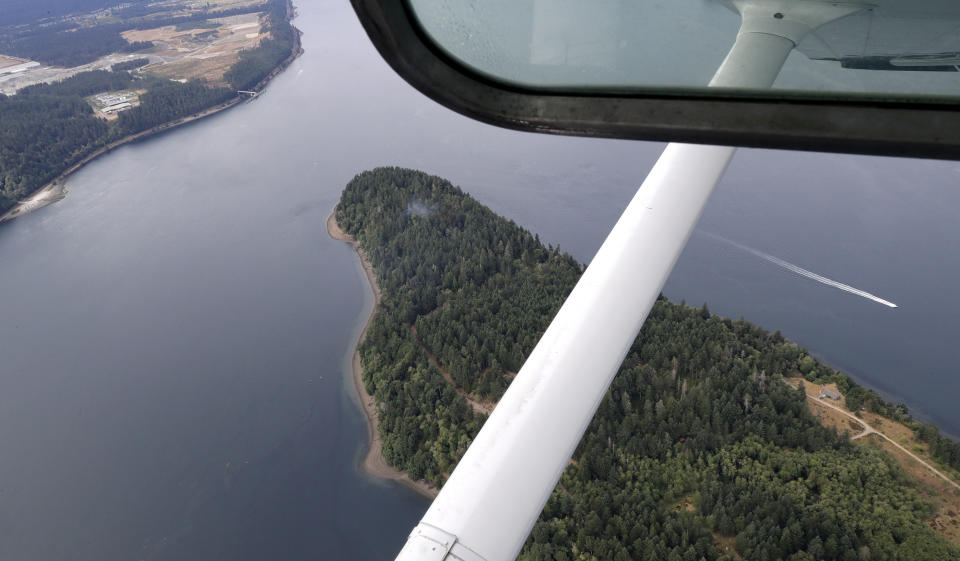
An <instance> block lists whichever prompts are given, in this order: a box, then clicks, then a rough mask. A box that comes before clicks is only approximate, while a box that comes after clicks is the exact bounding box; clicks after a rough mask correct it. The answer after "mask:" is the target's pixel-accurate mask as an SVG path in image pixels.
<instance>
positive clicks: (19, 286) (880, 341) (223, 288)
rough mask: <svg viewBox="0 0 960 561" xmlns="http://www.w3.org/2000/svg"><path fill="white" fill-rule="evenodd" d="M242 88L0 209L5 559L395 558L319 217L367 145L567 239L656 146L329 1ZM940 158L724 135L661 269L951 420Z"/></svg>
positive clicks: (398, 506)
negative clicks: (445, 76)
mask: <svg viewBox="0 0 960 561" xmlns="http://www.w3.org/2000/svg"><path fill="white" fill-rule="evenodd" d="M299 9H300V13H301V15H300V17H299V18H298V20H297V22H296V23H297V25H298V26H299V27H300V28H301V29H303V31H304V32H305V35H304V47H305V49H306V51H307V52H306V54H305V55H304V56H303V57H301V58H300V59H299V60H298V61H296V62H295V63H294V64H293V65H292V66H291V67H290V68H289V69H288V70H287V71H286V72H285V73H283V74H282V75H281V76H280V77H278V78H277V79H276V80H275V81H274V82H273V83H272V84H271V85H270V87H269V89H268V91H267V92H266V93H265V94H264V95H262V96H260V97H259V98H257V100H256V101H254V102H252V103H248V104H244V105H242V106H239V107H237V108H234V109H232V110H230V111H228V112H226V113H222V114H220V115H217V116H215V117H213V118H210V119H207V120H204V121H202V122H198V123H194V124H192V125H189V126H186V127H183V128H180V129H177V130H175V131H172V132H169V133H167V134H164V135H161V136H158V137H155V138H152V139H149V140H147V141H143V142H139V143H136V144H132V145H128V146H126V147H124V148H121V149H119V150H117V151H116V152H115V153H113V154H111V155H109V156H107V157H106V158H103V159H100V160H99V161H97V162H95V163H93V164H91V165H89V166H87V167H86V168H84V169H83V170H82V171H81V172H79V173H77V174H76V175H75V176H73V177H72V178H71V179H70V181H69V184H68V195H67V198H66V199H65V200H63V201H61V202H59V203H56V204H55V205H52V206H50V207H47V208H45V209H42V210H40V211H38V212H36V213H34V214H31V215H29V216H26V217H23V218H20V219H17V220H15V221H12V222H9V223H6V224H3V225H0V263H3V265H2V268H0V293H2V294H3V295H4V310H3V315H2V321H0V451H2V454H3V456H2V462H0V559H43V560H47V561H58V560H67V559H69V560H78V561H83V560H91V561H93V560H97V561H108V560H114V559H116V560H133V559H138V560H139V559H145V560H166V559H176V560H190V559H205V560H213V559H224V560H246V559H249V560H251V561H252V560H261V559H267V558H269V559H291V560H296V559H371V560H372V559H389V558H392V555H393V554H394V553H395V551H396V550H397V549H398V548H399V547H400V545H401V544H402V542H403V539H404V536H405V535H406V532H408V531H409V529H410V528H411V527H412V526H413V525H414V524H415V523H416V520H417V519H418V518H419V516H420V515H421V514H422V512H423V511H424V510H425V508H426V502H425V501H424V500H422V499H420V498H419V497H417V496H416V495H414V494H413V493H412V492H410V491H409V490H407V489H405V488H403V487H401V486H398V485H394V484H385V483H380V482H377V481H374V480H371V479H369V478H367V477H366V476H364V475H363V474H361V473H359V472H358V471H357V468H356V466H357V462H358V458H359V455H360V454H361V453H362V452H363V447H364V440H365V438H366V428H365V425H364V423H365V421H364V419H363V417H362V416H361V413H360V411H359V409H358V407H357V406H356V405H355V404H354V403H353V401H352V400H351V397H350V393H349V386H348V385H347V383H348V382H349V380H347V379H346V377H345V376H346V374H345V367H346V359H347V357H348V354H349V352H350V347H351V344H352V341H353V338H354V337H355V336H356V332H357V329H358V328H359V321H360V319H361V318H362V317H364V315H365V313H366V312H365V311H366V310H368V309H369V306H370V305H371V302H370V295H369V294H368V292H367V290H366V287H365V286H364V284H363V281H362V275H361V271H360V270H359V269H358V264H357V261H356V257H355V255H354V254H353V252H352V250H351V249H350V248H349V247H348V246H346V245H345V244H342V243H338V242H334V241H333V240H330V239H329V238H328V237H327V235H326V232H325V230H324V220H325V218H326V217H327V216H328V214H329V212H330V210H331V209H332V208H333V205H334V204H335V202H336V200H337V199H338V197H339V193H340V190H341V189H342V188H343V185H344V184H345V183H346V182H347V181H349V179H350V178H351V177H353V175H354V174H356V173H357V172H359V171H361V170H363V169H366V168H369V167H373V166H377V165H402V166H409V167H416V168H420V169H424V170H426V171H429V172H431V173H435V174H437V175H441V176H444V177H447V178H449V179H450V180H452V181H453V182H454V183H456V184H459V185H461V186H462V187H463V188H464V189H466V190H467V191H469V192H470V193H472V194H473V195H475V196H476V197H477V198H479V199H480V200H481V201H482V202H483V203H485V204H488V205H490V206H491V207H492V208H493V209H494V210H496V211H498V212H501V213H503V214H505V215H507V216H508V217H510V218H512V219H514V220H516V221H517V222H519V223H520V224H522V225H524V226H526V227H528V228H530V229H532V230H535V231H537V232H539V233H540V236H541V238H542V239H543V240H544V241H546V242H550V243H553V244H554V245H556V244H559V245H560V246H561V247H562V248H563V249H566V250H569V251H571V252H572V253H573V254H574V255H576V256H577V257H578V258H580V259H581V260H584V261H588V260H589V259H590V256H591V255H592V254H593V252H594V251H595V250H596V248H597V247H598V246H599V244H600V243H601V242H602V240H603V237H604V235H605V233H606V232H607V231H608V230H609V228H610V226H611V225H612V224H613V222H614V221H615V220H616V217H617V215H618V214H619V212H620V209H622V208H623V206H625V204H626V202H627V201H628V200H629V198H630V197H631V196H632V194H633V192H634V190H635V188H636V186H637V185H638V183H639V181H640V180H641V179H642V177H643V176H644V175H645V173H646V171H647V170H648V169H649V167H650V165H651V164H652V163H653V161H654V160H655V158H656V156H657V155H658V154H659V151H660V150H661V148H662V146H661V145H657V144H648V143H633V142H617V141H606V140H591V139H573V138H560V137H547V136H540V135H531V134H523V133H516V132H510V131H504V130H499V129H495V128H492V127H489V126H485V125H481V124H477V123H474V122H472V121H469V120H467V119H465V118H462V117H459V116H456V115H453V114H452V113H450V112H449V111H447V110H446V109H443V108H441V107H439V106H437V105H436V104H434V103H432V102H430V101H428V100H426V99H424V98H423V97H422V96H421V95H420V94H418V93H417V92H415V91H413V90H412V89H411V88H409V87H408V86H406V85H405V84H404V83H403V82H402V81H400V80H399V78H397V77H395V76H394V75H393V74H392V73H391V71H390V70H389V69H388V68H387V67H386V65H385V63H383V62H382V61H381V60H380V59H379V58H378V56H377V55H376V53H375V52H374V51H373V49H372V47H371V46H370V45H369V43H368V41H367V39H366V37H365V36H364V35H363V32H362V30H361V29H360V27H359V25H358V24H357V23H356V18H355V16H353V14H352V13H351V12H349V5H348V4H347V3H343V2H311V3H306V2H304V3H302V5H300V7H299ZM957 174H958V170H957V165H956V164H953V163H938V162H918V161H900V160H893V159H880V158H862V157H859V158H854V157H845V156H829V155H818V154H788V153H782V152H764V151H742V152H740V153H739V154H738V155H737V157H736V158H735V159H734V162H733V164H732V165H731V168H730V170H729V173H728V174H727V176H726V178H725V180H724V182H723V184H722V185H721V186H720V187H719V188H718V191H717V193H716V195H715V196H714V198H713V200H712V201H711V204H710V205H709V207H708V209H707V211H706V213H705V215H704V218H703V220H702V222H701V226H700V227H701V228H702V229H703V230H704V231H706V232H709V233H713V234H717V235H720V236H723V237H725V238H728V239H730V240H733V241H736V242H737V243H740V244H743V245H746V246H749V247H752V248H755V249H756V250H758V251H762V252H764V253H768V254H771V255H774V256H776V257H778V258H780V259H784V260H786V261H789V262H791V263H795V264H796V265H798V266H800V267H803V268H804V269H808V270H810V271H813V272H815V273H817V274H820V275H823V276H825V277H829V278H831V279H836V280H837V281H839V282H843V283H846V284H849V285H852V286H855V287H857V288H859V289H863V290H866V291H868V292H870V293H872V294H876V295H878V296H881V297H883V298H886V299H888V300H891V301H893V302H896V303H897V304H898V305H899V306H900V308H898V309H896V310H892V309H890V308H887V307H885V306H882V305H879V304H877V303H874V302H870V301H868V300H865V299H863V298H860V297H858V296H854V295H851V294H847V293H844V292H841V291H838V290H836V289H834V288H831V287H828V286H823V285H821V284H819V283H817V282H814V281H811V280H810V279H807V278H803V277H801V276H798V275H796V274H795V273H791V272H789V271H785V270H783V269H781V268H779V267H777V266H776V265H773V264H771V263H769V262H766V261H764V260H762V259H759V258H757V257H756V256H755V255H751V254H750V253H748V252H744V251H742V250H739V249H737V248H736V247H731V246H729V245H724V244H722V243H718V242H717V241H716V240H714V239H711V238H710V236H706V235H694V237H693V239H692V240H691V242H690V245H689V246H688V249H687V250H686V252H685V253H684V255H683V257H682V258H681V262H680V263H679V265H678V267H677V269H676V272H675V273H674V275H673V276H672V277H671V279H670V281H669V283H668V285H667V287H666V289H665V292H666V294H667V295H669V296H670V297H672V298H674V299H676V300H680V299H685V300H686V301H688V302H691V303H694V304H697V305H699V304H700V303H702V302H704V301H707V302H709V303H710V307H711V309H712V310H713V311H714V312H717V313H722V314H725V315H729V316H733V317H740V316H744V317H746V318H748V319H751V320H753V321H755V322H757V323H760V324H761V325H763V326H765V327H767V328H770V329H780V330H782V331H783V333H784V334H786V335H787V336H789V337H792V338H794V339H795V340H797V341H799V342H801V343H802V344H805V345H808V346H809V347H811V348H812V349H813V350H814V351H815V352H816V353H817V354H818V356H821V357H823V358H824V359H825V360H828V361H829V362H830V363H832V364H835V365H838V366H839V367H841V368H843V369H845V371H849V372H850V373H852V374H854V375H855V376H857V377H858V379H860V380H862V381H864V382H865V383H867V384H869V385H871V386H872V387H877V388H879V389H881V390H883V391H885V392H887V393H888V394H889V395H891V396H894V397H896V398H898V399H902V400H904V401H906V402H907V403H908V404H909V405H910V406H911V408H912V409H921V410H922V413H923V414H924V415H926V416H927V417H928V418H930V419H933V420H936V421H937V422H939V423H941V424H942V425H943V426H944V427H945V428H947V429H948V430H950V431H951V432H954V433H960V413H958V412H957V411H956V409H955V407H953V404H954V401H955V400H956V396H957V395H958V393H960V392H958V390H960V380H958V378H957V377H956V376H954V375H953V366H952V365H954V364H957V363H958V361H957V360H956V359H957V357H956V351H955V350H954V349H955V345H953V339H954V337H955V334H956V327H955V325H956V324H955V321H954V318H956V317H958V315H960V309H958V303H957V300H956V298H954V294H953V287H954V286H955V285H956V279H957V278H958V271H960V262H958V259H960V258H958V256H957V254H956V252H955V251H952V249H953V248H952V245H953V242H954V240H956V239H957V228H958V226H957V223H956V221H955V220H953V216H952V212H951V211H952V209H955V208H960V194H958V192H957V190H956V188H955V184H956V180H957V177H958V175H957Z"/></svg>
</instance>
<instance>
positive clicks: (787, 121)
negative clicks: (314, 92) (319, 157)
mask: <svg viewBox="0 0 960 561" xmlns="http://www.w3.org/2000/svg"><path fill="white" fill-rule="evenodd" d="M351 3H352V5H353V8H354V11H355V12H356V14H357V16H358V18H359V19H360V23H361V25H362V26H363V28H364V30H365V31H366V33H367V35H368V36H369V38H370V40H371V41H372V43H373V44H374V46H375V48H376V49H377V51H378V52H379V53H380V55H381V56H382V57H383V58H384V60H386V61H387V63H388V64H389V65H390V66H391V67H392V68H393V69H394V71H395V72H397V73H398V74H399V75H400V76H401V77H403V78H404V80H406V81H407V82H408V83H410V84H411V85H412V86H413V87H414V88H416V89H417V90H419V91H420V92H421V93H423V94H424V95H426V96H427V97H429V98H431V99H433V100H434V101H436V102H437V103H440V104H441V105H444V106H445V107H447V108H449V109H451V110H453V111H456V112H457V113H460V114H462V115H465V116H467V117H470V118H473V119H476V120H479V121H482V122H485V123H488V124H492V125H495V126H500V127H505V128H510V129H515V130H520V131H528V132H539V133H549V134H561V135H572V136H588V137H601V138H616V139H633V140H647V141H663V142H684V143H693V144H715V145H728V146H739V147H752V148H773V149H787V150H803V151H816V152H838V153H849V154H867V155H881V156H901V157H916V158H933V159H948V160H957V159H960V104H958V103H957V102H956V100H954V99H950V98H942V99H938V98H933V97H930V98H922V99H921V98H916V99H911V98H907V97H903V96H897V97H894V96H890V97H889V98H884V97H881V96H876V95H863V94H850V95H843V96H842V97H841V96H839V95H836V94H830V95H829V96H827V95H825V96H823V97H822V98H821V97H813V96H811V95H804V96H797V95H788V94H787V93H786V92H776V91H774V92H773V94H771V93H769V92H768V93H765V94H762V95H757V94H755V93H754V94H751V93H750V92H744V91H736V90H711V91H708V90H707V89H706V88H704V90H703V91H696V90H668V89H664V90H652V89H651V90H645V91H623V92H611V93H598V92H592V91H588V90H586V89H583V88H571V89H567V90H559V89H556V88H551V89H546V88H541V89H534V88H527V87H519V86H516V85H512V84H507V83H504V82H499V81H496V80H494V79H491V78H490V77H488V76H484V75H482V74H480V73H478V72H476V71H474V70H472V69H470V68H468V67H466V66H464V65H462V64H460V63H459V62H458V61H456V60H455V59H453V58H452V57H450V56H449V55H448V54H447V53H445V52H443V50H442V49H440V48H439V47H437V46H436V45H435V44H434V43H433V42H432V41H431V40H430V39H429V38H428V37H427V36H426V32H425V31H423V30H422V29H421V28H420V26H419V24H418V23H417V21H416V17H415V15H414V14H413V12H412V8H411V7H410V6H409V4H408V3H407V2H406V1H400V2H398V1H396V0H351ZM777 94H779V95H777Z"/></svg>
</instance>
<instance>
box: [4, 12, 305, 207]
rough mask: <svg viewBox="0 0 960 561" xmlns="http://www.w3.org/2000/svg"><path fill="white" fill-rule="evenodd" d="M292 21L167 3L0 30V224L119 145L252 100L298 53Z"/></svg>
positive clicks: (287, 16) (55, 192) (53, 195)
mask: <svg viewBox="0 0 960 561" xmlns="http://www.w3.org/2000/svg"><path fill="white" fill-rule="evenodd" d="M94 1H95V0H88V2H94ZM221 4H222V6H221ZM70 6H73V5H72V4H71V5H70ZM218 7H219V9H218ZM48 11H49V10H48ZM28 13H29V12H28ZM293 16H294V8H293V5H292V4H291V3H290V0H257V1H242V2H237V1H232V0H231V1H227V0H222V1H221V2H208V3H206V4H205V5H203V6H199V5H198V4H196V3H194V2H188V1H186V0H173V1H171V2H166V3H163V4H157V5H153V4H151V5H150V6H149V7H145V6H141V5H139V4H137V3H132V4H122V5H117V6H114V7H111V8H106V9H100V10H94V11H92V12H90V13H83V14H61V15H59V17H56V16H54V17H52V18H51V17H49V16H48V17H46V18H44V19H43V22H42V23H36V24H18V25H8V26H2V25H0V92H2V93H0V120H2V122H3V123H4V130H3V131H2V132H0V222H3V221H5V220H10V219H12V218H14V217H17V216H21V215H23V214H26V213H27V212H30V211H32V210H35V209H37V208H40V207H42V206H43V205H45V204H49V203H50V202H52V201H54V200H57V199H58V198H59V197H61V196H62V194H63V183H64V180H65V179H66V177H67V176H69V175H70V174H71V173H73V172H75V171H76V170H78V169H80V168H81V167H83V166H84V165H86V164H87V163H89V162H90V161H92V160H94V159H95V158H97V157H99V156H101V155H103V154H105V153H108V152H110V151H111V150H113V149H115V148H117V147H118V146H121V145H123V144H126V143H128V142H131V141H134V140H138V139H141V138H144V137H146V136H149V135H152V134H156V133H158V132H161V131H164V130H167V129H170V128H172V127H176V126H179V125H182V124H185V123H188V122H191V121H194V120H196V119H200V118H203V117H206V116H209V115H212V114H214V113H217V112H219V111H222V110H224V109H227V108H229V107H232V106H234V105H236V104H237V103H240V102H242V101H244V100H246V99H250V98H251V97H254V96H256V95H258V94H259V92H260V91H261V90H262V89H263V88H264V87H265V85H266V84H267V82H269V81H270V80H271V79H272V78H273V77H274V76H276V75H277V74H278V73H279V72H280V71H281V70H282V69H283V68H285V67H286V66H287V65H289V64H290V63H291V62H292V61H293V59H294V58H296V57H297V56H298V55H299V54H301V52H302V49H301V47H300V32H299V30H297V29H296V28H295V27H293V26H292V25H291V23H290V22H291V19H292V18H293ZM25 17H26V16H25ZM51 19H53V20H54V21H55V22H56V23H55V24H51V23H50V20H51Z"/></svg>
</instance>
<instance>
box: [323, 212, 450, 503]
mask: <svg viewBox="0 0 960 561" xmlns="http://www.w3.org/2000/svg"><path fill="white" fill-rule="evenodd" d="M327 233H328V234H330V237H331V238H333V239H335V240H339V241H342V242H347V243H349V244H350V245H351V246H353V249H354V250H355V251H356V252H357V255H358V256H359V257H360V262H361V263H362V264H363V271H364V273H365V276H366V277H367V282H368V283H369V284H370V289H371V290H372V291H373V297H374V303H373V309H372V310H371V311H370V315H369V316H368V317H367V319H366V321H365V322H364V324H363V330H361V331H360V336H359V337H357V341H356V344H355V345H354V347H353V356H352V358H351V359H350V369H351V371H352V372H351V373H352V378H353V387H354V389H355V390H356V392H357V393H356V396H357V399H359V400H360V404H361V405H362V406H363V412H364V414H365V416H366V418H367V428H368V432H369V437H370V447H369V448H368V449H367V455H366V457H365V458H364V460H363V469H364V471H365V472H366V473H367V474H369V475H371V476H373V477H378V478H381V479H391V480H393V481H397V482H399V483H402V484H404V485H406V486H408V487H410V488H411V489H413V490H415V491H416V492H418V493H420V494H421V495H423V496H424V497H427V498H428V499H432V498H434V497H436V496H437V493H438V490H437V488H436V487H434V486H433V485H430V484H429V483H427V482H425V481H414V480H413V479H411V478H410V476H409V475H408V474H407V472H406V471H402V470H398V469H396V468H394V467H392V466H390V465H389V464H387V460H386V459H385V458H384V457H383V449H382V442H381V440H380V432H379V431H378V430H377V403H376V400H374V398H373V396H372V395H370V394H369V393H367V388H366V387H365V386H364V384H363V367H362V366H361V365H360V351H359V347H360V342H361V341H363V337H364V335H366V333H367V327H369V326H370V320H372V319H373V314H375V313H376V311H377V306H378V305H379V304H380V287H379V286H378V285H377V277H376V275H374V274H373V265H371V264H370V261H368V260H367V257H366V255H365V254H364V252H363V249H362V248H361V247H360V245H359V244H358V243H357V241H356V240H355V239H353V237H351V236H350V235H348V234H347V233H346V232H344V231H343V230H341V229H340V226H339V225H337V219H336V209H334V211H333V212H331V213H330V217H329V218H327Z"/></svg>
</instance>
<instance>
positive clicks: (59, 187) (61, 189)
mask: <svg viewBox="0 0 960 561" xmlns="http://www.w3.org/2000/svg"><path fill="white" fill-rule="evenodd" d="M295 15H296V11H295V9H294V6H293V2H292V1H290V0H288V1H287V17H288V21H290V20H292V19H293V17H294V16H295ZM290 27H291V28H293V32H294V33H293V35H294V38H295V39H294V41H295V42H294V44H293V49H291V51H290V56H288V57H287V58H285V59H284V60H283V62H281V63H280V64H279V65H278V66H277V67H276V68H274V69H273V70H271V71H270V73H269V74H267V75H266V76H264V77H263V79H262V80H260V81H259V82H257V84H256V85H255V86H254V87H253V91H255V92H257V94H258V95H259V94H260V93H262V91H263V88H265V87H266V85H267V83H269V82H270V81H271V80H273V79H274V78H276V77H277V75H278V74H280V73H281V72H283V71H284V70H286V68H287V67H288V66H290V64H291V63H292V62H293V61H294V60H296V59H297V57H299V56H300V55H302V54H303V46H302V45H301V42H300V36H301V35H303V32H302V31H300V30H299V29H297V28H296V27H295V26H293V25H291V26H290ZM249 99H255V98H247V97H245V96H244V95H241V94H237V95H236V96H234V97H232V98H230V99H228V100H227V101H225V102H223V103H220V104H217V105H214V106H213V107H208V108H206V109H204V110H202V111H199V112H197V113H194V114H192V115H188V116H186V117H180V118H178V119H174V120H173V121H169V122H166V123H163V124H161V125H157V126H155V127H152V128H149V129H147V130H145V131H140V132H138V133H136V134H131V135H128V136H125V137H123V138H121V139H119V140H115V141H113V142H111V143H109V144H107V145H106V146H101V147H100V148H98V149H96V150H94V151H93V152H92V153H90V154H88V155H87V156H85V157H84V158H83V159H81V160H80V161H79V162H77V163H75V164H73V165H72V166H70V167H69V168H67V169H66V170H65V171H63V172H61V173H60V174H58V175H57V176H56V177H55V178H53V179H52V180H51V181H50V182H49V183H46V184H45V185H43V186H41V187H40V188H38V189H36V190H35V191H33V192H32V193H30V194H28V195H27V196H25V197H24V198H22V199H20V200H19V201H18V202H17V204H15V205H13V207H11V208H10V209H8V210H7V211H6V212H4V213H3V214H0V224H2V223H4V222H6V221H8V220H13V219H14V218H17V217H19V216H24V215H26V214H30V213H31V212H33V211H35V210H38V209H41V208H43V207H45V206H47V205H49V204H52V203H55V202H57V201H59V200H60V199H63V198H64V197H65V196H66V180H67V178H68V177H69V176H70V175H71V174H73V173H76V172H77V171H79V170H80V169H81V168H83V166H85V165H87V164H89V163H90V162H92V161H94V160H96V159H97V158H99V157H100V156H103V155H104V154H108V153H110V152H112V151H113V150H115V149H117V148H119V147H121V146H123V145H124V144H128V143H130V142H134V141H137V140H140V139H143V138H146V137H148V136H152V135H155V134H158V133H161V132H163V131H166V130H169V129H172V128H174V127H179V126H181V125H185V124H187V123H191V122H193V121H197V120H199V119H203V118H204V117H209V116H210V115H214V114H216V113H219V112H221V111H223V110H224V109H229V108H231V107H233V106H234V105H237V104H238V103H240V102H242V101H245V100H249Z"/></svg>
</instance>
